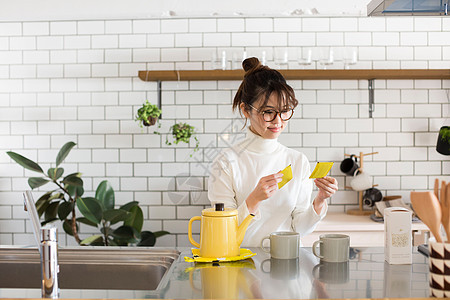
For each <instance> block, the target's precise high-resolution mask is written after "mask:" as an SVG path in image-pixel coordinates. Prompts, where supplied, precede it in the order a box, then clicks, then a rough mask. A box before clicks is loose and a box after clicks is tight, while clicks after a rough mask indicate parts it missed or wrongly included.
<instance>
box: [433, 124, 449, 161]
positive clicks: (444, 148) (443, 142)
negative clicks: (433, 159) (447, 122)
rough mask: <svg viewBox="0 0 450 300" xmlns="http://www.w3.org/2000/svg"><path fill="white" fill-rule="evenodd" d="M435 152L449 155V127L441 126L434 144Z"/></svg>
mask: <svg viewBox="0 0 450 300" xmlns="http://www.w3.org/2000/svg"><path fill="white" fill-rule="evenodd" d="M436 151H437V152H439V153H440V154H442V155H450V127H449V126H442V127H441V129H440V130H439V136H438V140H437V144H436Z"/></svg>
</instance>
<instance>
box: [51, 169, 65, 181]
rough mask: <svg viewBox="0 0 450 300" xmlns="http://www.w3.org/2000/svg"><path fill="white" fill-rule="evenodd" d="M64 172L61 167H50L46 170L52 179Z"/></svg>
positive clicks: (57, 177)
mask: <svg viewBox="0 0 450 300" xmlns="http://www.w3.org/2000/svg"><path fill="white" fill-rule="evenodd" d="M63 174H64V169H63V168H50V169H48V171H47V175H48V177H50V178H51V179H53V180H57V179H59V178H60V177H61V176H62V175H63Z"/></svg>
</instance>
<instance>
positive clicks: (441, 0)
mask: <svg viewBox="0 0 450 300" xmlns="http://www.w3.org/2000/svg"><path fill="white" fill-rule="evenodd" d="M449 2H450V0H372V1H370V3H369V4H367V15H368V16H447V15H448V9H449V7H448V6H449Z"/></svg>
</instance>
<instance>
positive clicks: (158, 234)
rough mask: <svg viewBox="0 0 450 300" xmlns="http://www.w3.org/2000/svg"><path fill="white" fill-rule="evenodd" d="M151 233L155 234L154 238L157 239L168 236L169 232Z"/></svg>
mask: <svg viewBox="0 0 450 300" xmlns="http://www.w3.org/2000/svg"><path fill="white" fill-rule="evenodd" d="M153 233H154V234H155V237H156V238H159V237H160V236H163V235H167V234H170V232H168V231H165V230H159V231H155V232H153Z"/></svg>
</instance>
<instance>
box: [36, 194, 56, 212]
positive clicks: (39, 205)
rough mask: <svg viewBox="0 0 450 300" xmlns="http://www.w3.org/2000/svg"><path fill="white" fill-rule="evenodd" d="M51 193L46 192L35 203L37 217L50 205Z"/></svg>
mask: <svg viewBox="0 0 450 300" xmlns="http://www.w3.org/2000/svg"><path fill="white" fill-rule="evenodd" d="M51 193H52V192H47V193H45V194H44V195H42V196H41V197H40V198H39V199H38V200H37V201H36V204H35V205H36V210H37V212H38V215H39V217H41V216H42V214H43V213H44V212H45V210H46V209H47V207H48V205H49V204H50V201H51V199H50V196H51Z"/></svg>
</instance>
